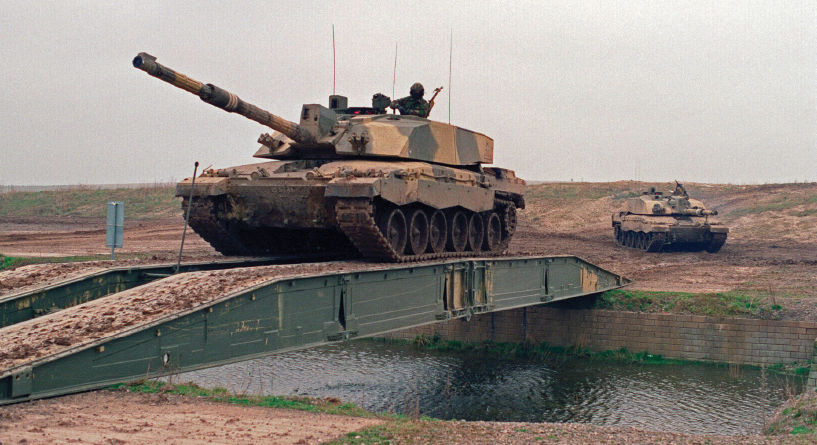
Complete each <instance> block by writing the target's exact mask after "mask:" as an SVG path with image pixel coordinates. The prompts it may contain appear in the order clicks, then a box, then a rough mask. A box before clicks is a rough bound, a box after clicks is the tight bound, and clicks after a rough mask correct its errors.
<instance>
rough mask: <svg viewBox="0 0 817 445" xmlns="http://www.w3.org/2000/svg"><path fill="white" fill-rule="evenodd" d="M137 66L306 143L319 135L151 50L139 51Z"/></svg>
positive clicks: (209, 102)
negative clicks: (162, 61)
mask: <svg viewBox="0 0 817 445" xmlns="http://www.w3.org/2000/svg"><path fill="white" fill-rule="evenodd" d="M133 66H134V67H136V68H139V69H140V70H142V71H144V72H146V73H148V74H150V75H151V76H153V77H156V78H158V79H161V80H163V81H165V82H167V83H169V84H171V85H173V86H174V87H177V88H181V89H183V90H185V91H188V92H190V93H193V94H195V95H197V96H199V97H200V98H201V100H203V101H205V102H207V103H208V104H210V105H214V106H216V107H219V108H221V109H222V110H225V111H228V112H230V113H238V114H240V115H242V116H244V117H246V118H247V119H250V120H254V121H256V122H258V123H259V124H262V125H266V126H267V127H270V128H272V129H273V130H276V131H280V132H281V133H283V134H285V135H286V136H287V137H288V138H290V139H292V140H294V141H295V142H298V143H302V144H310V143H314V142H315V136H314V135H313V134H312V133H310V132H309V131H307V130H305V129H304V128H302V127H301V126H300V125H298V124H296V123H294V122H290V121H288V120H286V119H284V118H282V117H280V116H276V115H274V114H272V113H270V112H269V111H267V110H264V109H262V108H259V107H257V106H255V105H253V104H251V103H248V102H244V101H243V100H241V99H239V98H238V96H236V95H235V94H233V93H230V92H229V91H227V90H224V89H221V88H219V87H217V86H215V85H213V84H210V83H208V84H204V83H201V82H199V81H198V80H195V79H192V78H190V77H187V76H185V75H184V74H181V73H179V72H176V71H174V70H172V69H170V68H168V67H166V66H164V65H161V64H159V63H157V62H156V57H153V56H151V55H150V54H148V53H139V54H138V55H137V56H136V57H134V58H133Z"/></svg>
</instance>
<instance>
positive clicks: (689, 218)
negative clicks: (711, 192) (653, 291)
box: [613, 181, 729, 253]
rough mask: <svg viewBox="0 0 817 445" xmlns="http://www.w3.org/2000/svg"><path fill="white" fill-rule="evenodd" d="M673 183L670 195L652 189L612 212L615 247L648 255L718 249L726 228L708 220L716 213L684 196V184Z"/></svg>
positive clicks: (723, 240) (721, 244)
mask: <svg viewBox="0 0 817 445" xmlns="http://www.w3.org/2000/svg"><path fill="white" fill-rule="evenodd" d="M675 184H676V185H675V190H674V191H673V192H672V194H669V195H665V194H663V193H661V192H656V191H655V189H651V190H650V191H647V192H644V193H643V194H642V195H641V196H638V197H636V198H630V199H628V200H627V203H626V209H625V210H623V211H620V212H615V213H613V235H614V237H615V240H616V244H618V245H619V246H625V247H632V248H635V249H641V250H646V251H648V252H658V251H660V250H662V249H665V248H666V249H673V250H706V251H707V252H710V253H715V252H717V251H719V250H720V249H721V246H723V243H725V242H726V235H727V233H728V232H729V229H728V228H727V227H725V226H724V225H723V224H721V223H720V222H718V221H716V220H714V219H713V218H711V217H712V216H714V215H717V214H718V212H717V211H716V210H715V211H713V210H707V209H706V207H704V205H703V203H702V202H701V201H698V200H697V199H692V198H690V197H689V195H687V192H686V190H685V189H684V186H683V185H681V184H680V183H678V182H677V181H676V183H675Z"/></svg>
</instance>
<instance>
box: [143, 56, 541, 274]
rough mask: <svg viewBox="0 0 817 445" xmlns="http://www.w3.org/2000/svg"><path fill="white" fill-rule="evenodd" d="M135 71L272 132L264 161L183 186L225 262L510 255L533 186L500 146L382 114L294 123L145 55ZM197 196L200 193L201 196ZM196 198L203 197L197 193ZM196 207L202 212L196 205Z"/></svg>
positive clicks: (320, 113)
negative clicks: (314, 256)
mask: <svg viewBox="0 0 817 445" xmlns="http://www.w3.org/2000/svg"><path fill="white" fill-rule="evenodd" d="M133 66H134V67H136V68H139V69H141V70H143V71H145V72H147V73H148V74H150V75H152V76H154V77H157V78H159V79H161V80H163V81H165V82H168V83H170V84H171V85H173V86H176V87H178V88H181V89H183V90H185V91H188V92H190V93H193V94H196V95H197V96H199V97H200V98H201V99H202V100H203V101H205V102H207V103H209V104H211V105H214V106H216V107H219V108H221V109H223V110H225V111H228V112H232V113H238V114H241V115H242V116H244V117H246V118H248V119H251V120H254V121H256V122H258V123H261V124H263V125H266V126H268V127H270V128H272V129H273V130H276V131H275V132H274V133H273V134H262V135H261V136H260V138H259V139H258V142H259V143H260V144H261V147H260V148H259V149H258V151H257V152H256V153H255V155H254V157H256V158H262V159H270V160H269V161H267V162H261V163H256V164H248V165H241V166H236V167H229V168H223V169H210V170H206V171H205V172H203V173H202V174H201V175H200V176H199V177H197V178H195V184H194V183H193V179H192V178H187V179H185V180H183V181H181V182H180V183H179V184H177V186H176V196H180V197H182V199H183V200H182V206H183V208H184V209H185V210H186V209H188V208H189V209H190V226H191V227H192V228H193V230H195V231H196V233H198V234H199V235H200V236H201V237H202V238H204V239H205V240H206V241H207V242H209V243H210V244H211V245H212V246H213V247H214V248H215V249H216V250H218V251H219V252H221V253H222V254H225V255H271V254H277V253H314V252H327V253H329V252H331V253H338V252H355V250H356V251H357V252H359V253H360V254H361V255H362V256H363V257H365V258H370V259H376V260H384V261H407V260H410V261H413V260H425V259H431V258H441V257H453V256H465V255H474V254H478V253H486V252H487V253H501V252H503V251H504V250H505V249H506V248H507V246H508V243H509V241H510V238H511V236H512V235H513V233H514V230H515V228H516V209H517V208H524V206H525V200H524V196H523V194H524V191H525V182H524V181H523V180H522V179H519V178H517V177H516V175H515V174H514V172H513V171H511V170H506V169H501V168H496V167H490V168H489V167H483V166H482V164H490V163H492V161H493V139H491V138H490V137H488V136H485V135H483V134H480V133H477V132H474V131H470V130H466V129H464V128H460V127H456V126H453V125H449V124H445V123H441V122H435V121H431V120H428V119H425V118H420V117H417V116H410V115H395V114H387V113H386V107H388V106H389V104H390V99H389V98H388V97H387V96H384V95H382V94H375V95H374V97H373V98H372V107H347V100H346V98H345V97H343V96H330V100H329V105H330V106H329V107H328V108H327V107H324V106H322V105H319V104H305V105H303V108H302V109H301V115H300V122H299V123H297V124H296V123H294V122H290V121H288V120H286V119H283V118H281V117H279V116H276V115H274V114H272V113H270V112H268V111H265V110H263V109H261V108H259V107H256V106H255V105H252V104H249V103H247V102H245V101H243V100H241V99H239V98H238V96H236V95H234V94H232V93H230V92H228V91H226V90H223V89H221V88H219V87H217V86H214V85H212V84H203V83H201V82H198V81H196V80H193V79H191V78H189V77H187V76H185V75H183V74H181V73H178V72H176V71H174V70H172V69H170V68H167V67H165V66H163V65H160V64H159V63H157V62H156V58H155V57H153V56H151V55H149V54H146V53H139V55H137V56H136V57H135V58H134V59H133ZM191 188H192V191H191ZM191 192H192V193H191ZM191 195H192V197H193V198H192V200H191V199H190V197H191Z"/></svg>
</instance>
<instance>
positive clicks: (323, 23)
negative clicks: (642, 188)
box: [0, 0, 817, 185]
mask: <svg viewBox="0 0 817 445" xmlns="http://www.w3.org/2000/svg"><path fill="white" fill-rule="evenodd" d="M0 6H1V7H2V11H3V15H2V17H0V30H2V35H1V37H0V39H2V45H0V56H2V61H3V62H2V64H0V97H2V100H3V103H4V106H3V107H2V117H0V144H2V145H1V146H0V184H5V185H10V184H14V185H33V184H75V183H83V184H95V183H131V182H167V181H175V180H178V179H181V178H183V177H185V176H189V175H190V174H191V173H192V168H193V162H194V161H199V162H201V163H202V166H208V165H211V164H212V165H213V166H214V167H227V166H231V165H240V164H248V163H252V162H257V161H258V160H256V159H254V158H252V154H253V153H254V152H255V150H256V149H257V145H258V144H257V143H256V142H255V140H256V138H257V137H258V135H259V134H260V133H262V132H266V131H267V130H266V129H265V127H262V126H260V125H259V124H257V123H255V122H252V121H247V120H245V119H244V118H242V117H241V116H238V115H231V114H227V113H225V112H223V111H221V110H219V109H216V108H213V107H211V106H209V105H206V104H204V103H203V102H201V101H200V100H199V99H198V98H197V97H195V96H193V95H190V94H188V93H185V92H183V91H181V90H178V89H176V88H173V87H171V86H169V85H167V84H164V83H162V82H160V81H159V80H157V79H154V78H152V77H150V76H148V75H147V74H145V73H144V72H142V71H139V70H136V69H135V68H133V67H132V65H131V60H132V59H133V57H134V56H135V55H136V54H137V53H138V52H140V51H146V52H148V53H151V54H153V55H154V56H156V57H157V58H158V61H159V62H160V63H163V64H165V65H167V66H169V67H171V68H174V69H176V70H178V71H179V72H182V73H185V74H187V75H189V76H191V77H193V78H195V79H198V80H200V81H203V82H210V83H214V84H216V85H218V86H221V87H222V88H225V89H228V90H230V91H232V92H234V93H236V94H238V95H239V96H240V97H241V98H242V99H244V100H247V101H249V102H251V103H254V104H256V105H258V106H261V107H263V108H267V109H268V110H270V111H272V112H274V113H276V114H279V115H281V116H282V117H284V118H287V119H289V120H293V121H297V119H298V113H299V111H300V107H301V104H302V103H316V102H317V103H322V104H326V102H327V98H328V95H329V94H331V93H332V77H333V76H332V25H333V24H334V26H335V39H336V57H337V78H336V83H337V87H336V89H337V93H338V94H343V95H347V96H349V102H350V105H368V104H369V103H370V98H371V96H372V94H373V93H375V92H383V93H385V94H386V95H389V96H391V95H392V76H393V67H394V53H395V43H396V44H397V71H396V77H397V81H396V85H397V86H396V92H395V95H396V96H397V97H402V96H405V95H407V94H408V89H409V86H410V85H411V84H412V83H413V82H416V81H419V82H422V83H423V84H424V85H425V87H426V90H427V91H431V90H432V89H433V88H434V87H436V86H445V90H444V92H443V93H442V94H441V95H440V96H439V97H438V99H437V105H436V106H435V108H434V111H433V113H432V116H431V117H432V118H433V119H435V120H441V121H447V120H448V115H449V107H448V100H449V96H448V94H449V93H451V94H452V95H451V110H450V112H451V123H452V124H455V125H460V126H462V127H465V128H468V129H471V130H475V131H479V132H482V133H485V134H487V135H488V136H491V137H493V138H494V161H495V163H496V165H499V166H502V167H506V168H510V169H513V170H516V172H517V174H518V175H519V176H521V177H523V178H526V179H531V180H571V179H573V180H585V181H611V180H620V179H640V180H672V179H676V178H677V179H679V180H686V181H703V182H731V183H764V182H790V181H803V180H810V181H817V110H816V109H815V107H816V106H817V101H816V98H817V1H804V2H800V1H780V2H772V1H768V2H754V1H753V2H748V1H737V2H730V1H711V0H707V1H693V2H682V1H676V2H659V1H644V2H637V1H623V2H612V1H604V2H592V1H576V2H552V1H547V2H520V1H513V2H510V1H508V2H496V3H494V2H490V3H489V2H478V1H469V2H455V3H448V2H439V1H430V2H423V1H410V2H354V1H342V2H330V1H316V2H310V1H297V2H291V3H279V2H262V1H255V2H226V1H213V2H206V1H199V2H166V1H162V2H154V1H144V0H142V1H138V2H127V1H115V2H110V1H106V2H101V1H100V2H91V1H82V2H72V1H59V2H44V1H35V2H23V1H14V2H10V1H0ZM452 34H453V61H452V62H453V63H452V65H453V69H452V72H451V77H452V84H451V89H450V90H449V88H448V79H449V68H448V67H449V38H450V36H451V35H452Z"/></svg>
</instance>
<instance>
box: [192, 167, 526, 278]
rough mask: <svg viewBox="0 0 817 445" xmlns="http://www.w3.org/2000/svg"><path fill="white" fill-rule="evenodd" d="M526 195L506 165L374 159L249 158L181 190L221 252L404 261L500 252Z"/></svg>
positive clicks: (202, 231)
mask: <svg viewBox="0 0 817 445" xmlns="http://www.w3.org/2000/svg"><path fill="white" fill-rule="evenodd" d="M191 186H192V188H191ZM191 191H192V201H191V198H190V197H191ZM523 193H524V181H522V180H520V179H517V178H516V177H515V176H514V175H513V172H510V171H507V170H502V169H496V168H486V169H481V170H466V169H458V168H453V167H447V166H440V165H434V164H429V163H423V162H410V161H409V162H383V161H369V160H340V161H338V160H327V161H304V160H297V161H272V162H265V163H259V164H250V165H245V166H238V167H232V168H227V169H221V170H218V171H212V170H211V171H207V172H205V173H204V174H203V175H202V176H200V177H198V178H196V181H195V184H193V183H192V180H191V179H185V180H184V181H182V182H180V183H179V184H178V185H177V189H176V195H177V196H180V197H182V198H183V203H182V205H183V208H184V209H185V210H186V209H187V208H188V207H190V210H191V214H190V215H191V216H190V226H191V227H192V228H193V230H195V231H196V233H198V234H199V236H201V237H202V238H204V239H205V240H206V241H208V242H209V243H210V244H211V245H212V246H213V247H214V248H215V249H216V250H217V251H219V252H221V253H223V254H225V255H271V254H278V253H303V252H317V253H320V252H326V253H330V252H331V253H333V254H335V253H339V252H340V253H344V252H345V253H348V254H349V256H363V257H364V258H368V259H374V260H383V261H398V262H399V261H416V260H425V259H433V258H444V257H455V256H465V255H473V254H477V253H479V254H485V253H487V254H498V253H502V252H504V251H505V250H506V248H507V246H508V243H509V242H510V238H511V236H512V235H513V233H514V230H515V227H516V208H518V207H524V197H523ZM191 202H192V204H191Z"/></svg>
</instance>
